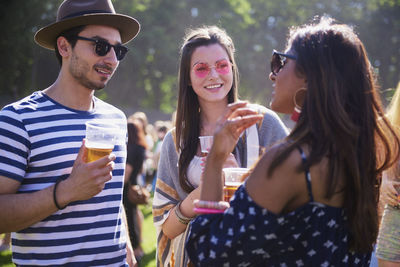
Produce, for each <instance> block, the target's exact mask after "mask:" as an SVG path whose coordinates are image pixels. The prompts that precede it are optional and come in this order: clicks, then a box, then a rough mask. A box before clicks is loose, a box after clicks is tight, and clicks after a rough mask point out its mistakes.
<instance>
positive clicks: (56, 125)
mask: <svg viewBox="0 0 400 267" xmlns="http://www.w3.org/2000/svg"><path fill="white" fill-rule="evenodd" d="M94 104H95V108H94V110H93V111H90V112H86V111H77V110H73V109H69V108H67V107H65V106H62V105H60V104H59V103H57V102H55V101H53V100H52V99H50V98H49V97H47V96H46V95H44V94H43V93H42V92H35V93H33V94H32V95H30V96H28V97H26V98H24V99H22V100H21V101H18V102H16V103H13V104H11V105H8V106H6V107H4V108H3V110H2V111H1V113H0V175H2V176H6V177H8V178H11V179H14V180H17V181H19V182H21V186H20V188H19V193H27V192H35V191H38V190H41V189H44V188H46V187H49V186H51V185H53V184H54V183H55V182H56V181H57V180H58V179H66V178H67V177H68V176H69V174H70V172H71V170H72V166H73V163H74V161H75V159H76V156H77V153H78V151H79V148H80V146H81V144H82V139H83V138H84V137H85V122H86V121H88V120H93V119H96V120H98V119H100V120H103V121H106V122H110V123H114V124H115V123H116V124H118V125H119V126H120V127H123V129H124V130H125V131H126V117H125V115H124V113H123V112H122V111H120V110H118V109H117V108H115V107H113V106H111V105H109V104H107V103H105V102H103V101H101V100H99V99H97V98H94ZM113 153H115V154H116V156H117V158H116V160H115V168H114V170H113V178H112V179H111V180H110V181H109V182H107V183H106V185H105V188H104V190H103V191H102V192H100V193H99V194H98V195H96V196H95V197H93V198H91V199H89V200H86V201H78V202H74V203H70V204H69V205H68V206H67V207H66V208H65V209H64V210H60V211H58V212H56V213H54V214H52V215H51V216H49V217H48V218H46V219H44V220H43V221H41V222H38V223H36V224H34V225H32V226H30V227H28V228H26V229H23V230H21V231H19V232H17V233H13V234H12V251H13V261H14V263H15V264H17V265H47V266H60V265H62V266H89V265H90V266H93V265H98V266H126V263H125V257H126V252H125V246H126V234H125V232H126V230H125V225H124V224H123V221H122V211H123V209H122V188H123V175H124V167H125V161H126V146H125V144H121V145H118V146H115V147H114V151H113Z"/></svg>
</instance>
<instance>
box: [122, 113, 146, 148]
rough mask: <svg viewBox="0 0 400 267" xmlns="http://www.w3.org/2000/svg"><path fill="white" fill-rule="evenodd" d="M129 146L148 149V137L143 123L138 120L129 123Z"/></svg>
mask: <svg viewBox="0 0 400 267" xmlns="http://www.w3.org/2000/svg"><path fill="white" fill-rule="evenodd" d="M127 130H128V146H129V145H133V144H136V145H140V146H142V147H144V148H145V149H147V148H148V145H147V142H146V137H145V134H144V130H143V126H142V122H141V121H139V120H138V119H132V120H130V121H129V122H128V129H127Z"/></svg>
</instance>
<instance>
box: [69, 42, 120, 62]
mask: <svg viewBox="0 0 400 267" xmlns="http://www.w3.org/2000/svg"><path fill="white" fill-rule="evenodd" d="M75 38H76V39H78V40H84V41H89V42H93V43H95V45H96V46H95V47H94V52H95V53H96V54H97V55H99V56H101V57H103V56H105V55H107V53H108V52H110V50H111V47H112V48H114V51H115V56H116V57H117V59H118V61H120V60H122V59H123V58H124V56H125V54H126V52H128V48H127V47H125V46H123V45H120V44H117V45H112V44H110V43H109V42H107V41H104V40H101V39H93V38H86V37H82V36H75Z"/></svg>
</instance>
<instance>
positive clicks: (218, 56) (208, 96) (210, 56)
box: [190, 44, 233, 104]
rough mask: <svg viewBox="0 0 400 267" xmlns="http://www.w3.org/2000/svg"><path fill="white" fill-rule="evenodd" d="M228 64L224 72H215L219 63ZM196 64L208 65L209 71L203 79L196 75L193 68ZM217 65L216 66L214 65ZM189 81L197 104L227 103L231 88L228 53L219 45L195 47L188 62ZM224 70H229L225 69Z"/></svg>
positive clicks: (231, 80)
mask: <svg viewBox="0 0 400 267" xmlns="http://www.w3.org/2000/svg"><path fill="white" fill-rule="evenodd" d="M221 62H225V63H228V64H229V66H226V64H225V63H222V64H225V65H224V66H222V67H224V68H225V71H217V69H216V66H217V65H218V64H219V63H221ZM198 64H205V65H208V67H209V69H210V71H209V73H208V74H207V75H205V76H204V77H203V76H202V75H198V74H196V71H195V67H196V65H198ZM216 64H217V65H216ZM190 66H191V70H190V81H191V86H192V88H193V90H194V91H195V93H196V94H197V97H198V99H199V103H200V104H201V103H202V102H218V101H222V100H224V101H227V95H228V93H229V90H231V88H232V83H233V73H232V66H231V63H230V60H229V56H228V53H227V52H226V51H225V49H224V48H223V47H222V46H221V45H219V44H211V45H208V46H199V47H197V48H196V49H195V50H194V52H193V54H192V58H191V60H190ZM226 68H229V70H228V69H226Z"/></svg>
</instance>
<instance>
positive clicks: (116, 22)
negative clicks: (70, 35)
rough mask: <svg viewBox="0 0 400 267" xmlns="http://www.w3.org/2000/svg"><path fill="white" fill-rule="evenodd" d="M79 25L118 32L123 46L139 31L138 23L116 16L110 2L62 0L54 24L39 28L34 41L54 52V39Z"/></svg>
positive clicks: (129, 18)
mask: <svg viewBox="0 0 400 267" xmlns="http://www.w3.org/2000/svg"><path fill="white" fill-rule="evenodd" d="M80 25H106V26H110V27H114V28H116V29H118V30H119V32H120V34H121V42H122V43H123V44H125V43H127V42H129V41H130V40H132V39H133V38H134V37H135V36H136V35H137V33H138V32H139V29H140V24H139V22H138V21H137V20H136V19H134V18H132V17H130V16H127V15H123V14H117V13H116V12H115V10H114V6H113V4H112V3H111V0H64V1H63V2H62V3H61V5H60V7H59V8H58V12H57V20H56V22H55V23H52V24H50V25H47V26H46V27H43V28H41V29H40V30H38V31H37V32H36V34H35V41H36V43H38V44H39V45H41V46H43V47H44V48H47V49H51V50H54V46H55V44H56V38H57V37H58V36H59V35H60V33H62V32H63V31H65V30H68V29H71V28H73V27H76V26H80Z"/></svg>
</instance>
